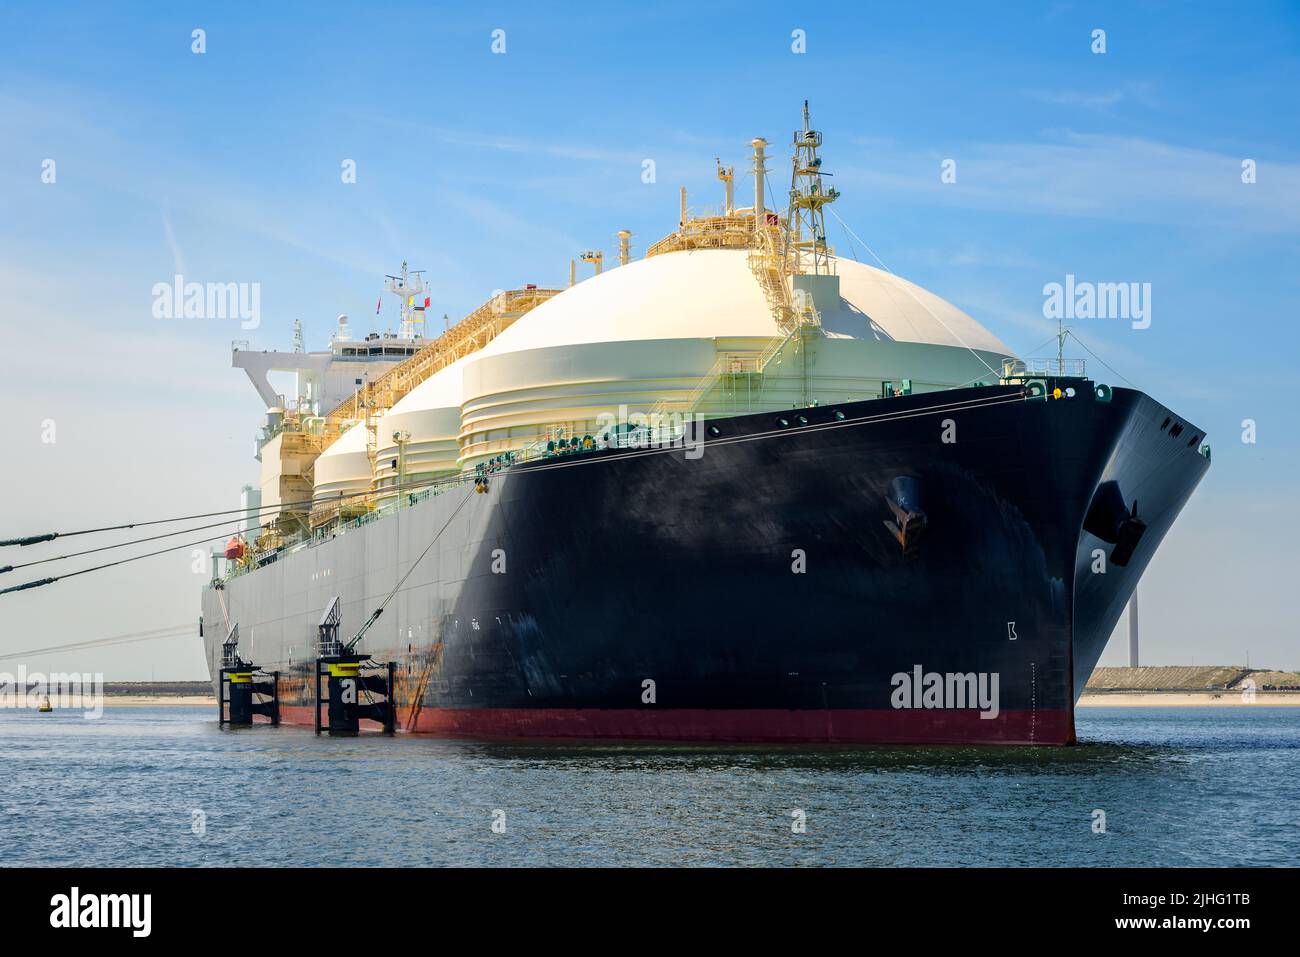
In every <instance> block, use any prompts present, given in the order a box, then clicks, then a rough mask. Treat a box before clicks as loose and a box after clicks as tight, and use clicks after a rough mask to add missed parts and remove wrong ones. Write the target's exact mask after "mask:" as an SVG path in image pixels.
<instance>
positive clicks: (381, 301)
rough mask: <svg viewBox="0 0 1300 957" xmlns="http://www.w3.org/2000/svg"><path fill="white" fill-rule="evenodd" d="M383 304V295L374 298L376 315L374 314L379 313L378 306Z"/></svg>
mask: <svg viewBox="0 0 1300 957" xmlns="http://www.w3.org/2000/svg"><path fill="white" fill-rule="evenodd" d="M383 304H384V297H383V296H380V297H379V298H378V299H376V300H375V315H376V316H377V315H379V307H380V306H382V305H383Z"/></svg>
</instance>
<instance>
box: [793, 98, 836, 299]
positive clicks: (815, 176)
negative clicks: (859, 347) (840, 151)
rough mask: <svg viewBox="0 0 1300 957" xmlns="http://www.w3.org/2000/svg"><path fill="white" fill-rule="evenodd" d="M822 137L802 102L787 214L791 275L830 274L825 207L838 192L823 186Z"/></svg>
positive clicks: (824, 174)
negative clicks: (801, 125) (800, 123)
mask: <svg viewBox="0 0 1300 957" xmlns="http://www.w3.org/2000/svg"><path fill="white" fill-rule="evenodd" d="M821 145H822V134H821V133H820V132H819V131H818V130H814V129H811V128H810V127H809V125H808V101H807V100H804V101H803V129H802V130H795V131H794V156H793V158H792V165H793V169H792V170H791V173H790V207H789V209H788V210H787V212H786V217H785V229H786V249H787V250H788V253H789V256H790V258H791V260H792V262H791V267H792V268H791V272H793V273H805V272H811V273H812V274H813V275H829V274H830V273H831V272H832V269H831V262H830V257H831V256H832V255H834V252H835V251H834V250H833V249H831V248H830V247H829V246H827V245H826V214H825V213H824V212H823V211H822V207H824V206H826V205H827V204H828V203H833V202H835V200H836V199H838V198H839V195H840V194H839V191H838V190H836V189H835V187H833V186H832V187H830V188H829V189H828V188H827V187H826V186H825V185H824V184H823V183H822V177H823V176H830V175H831V174H830V173H823V172H822V168H821V167H822V160H821V157H820V156H818V155H817V150H818V148H819V147H820V146H821Z"/></svg>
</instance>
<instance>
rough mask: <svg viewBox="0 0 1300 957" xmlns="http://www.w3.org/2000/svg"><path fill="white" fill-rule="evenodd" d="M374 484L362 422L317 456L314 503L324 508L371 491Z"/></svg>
mask: <svg viewBox="0 0 1300 957" xmlns="http://www.w3.org/2000/svg"><path fill="white" fill-rule="evenodd" d="M370 482H371V468H370V453H369V450H368V449H367V448H366V426H365V423H364V422H358V423H357V424H356V425H354V426H352V427H351V428H350V429H348V430H347V431H346V432H344V433H343V434H342V435H341V436H339V437H338V438H337V439H335V440H334V442H333V443H332V444H331V445H330V446H329V447H328V448H327V449H325V451H323V452H322V453H321V454H320V455H318V456H317V457H316V465H315V481H314V483H313V485H312V504H313V505H322V504H325V503H327V502H329V501H332V500H340V499H342V498H343V497H344V496H347V495H351V494H353V493H355V492H368V491H370Z"/></svg>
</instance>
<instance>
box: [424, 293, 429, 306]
mask: <svg viewBox="0 0 1300 957" xmlns="http://www.w3.org/2000/svg"><path fill="white" fill-rule="evenodd" d="M424 308H425V309H428V308H429V297H428V296H425V297H424Z"/></svg>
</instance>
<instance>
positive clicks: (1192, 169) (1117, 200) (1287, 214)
mask: <svg viewBox="0 0 1300 957" xmlns="http://www.w3.org/2000/svg"><path fill="white" fill-rule="evenodd" d="M876 159H877V162H875V163H873V165H872V166H870V167H865V166H852V165H847V166H846V165H843V164H841V165H839V166H838V167H837V173H838V175H839V181H840V182H841V183H843V184H846V185H849V186H852V187H853V188H855V189H863V190H870V191H872V192H876V193H889V194H892V193H898V192H900V191H905V192H907V193H908V194H909V196H908V201H909V202H915V201H916V200H917V199H922V200H924V201H927V202H932V203H939V204H943V205H950V206H962V207H971V208H978V209H987V210H997V211H1002V212H1018V213H1040V214H1044V215H1053V216H1071V217H1085V218H1094V219H1109V220H1119V221H1125V222H1140V223H1149V224H1160V225H1176V226H1204V227H1207V228H1214V229H1216V230H1224V229H1228V230H1237V231H1241V232H1252V233H1285V234H1295V233H1300V164H1297V163H1295V162H1289V161H1286V160H1283V159H1280V158H1276V157H1273V156H1266V155H1251V154H1248V153H1242V154H1241V155H1236V156H1234V155H1230V154H1227V153H1220V152H1214V151H1211V150H1205V149H1198V148H1194V147H1187V146H1181V145H1176V144H1171V143H1164V142H1160V141H1156V140H1150V139H1143V138H1141V137H1124V136H1113V135H1101V134H1088V133H1075V132H1069V131H1066V132H1062V133H1059V134H1055V135H1054V136H1052V137H1051V138H1049V139H1045V140H1044V141H1041V142H1032V141H1020V142H1008V143H990V142H982V143H967V144H965V145H963V146H959V147H956V148H954V149H952V150H951V151H949V152H946V153H944V154H940V153H939V152H937V151H934V150H927V149H916V148H913V149H910V150H909V149H907V148H906V147H904V148H899V149H895V150H894V151H893V152H890V153H888V154H884V153H882V154H877V156H876ZM944 159H954V160H955V161H956V163H957V181H956V182H955V183H952V184H944V183H941V182H940V180H939V171H940V163H941V162H942V161H943V160H944ZM1246 159H1253V160H1255V161H1256V163H1257V182H1255V183H1249V184H1248V183H1243V182H1242V178H1241V173H1242V163H1243V161H1244V160H1246Z"/></svg>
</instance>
